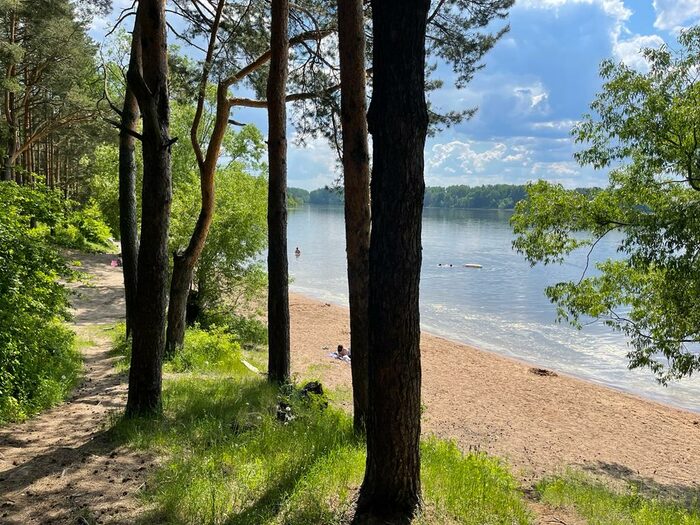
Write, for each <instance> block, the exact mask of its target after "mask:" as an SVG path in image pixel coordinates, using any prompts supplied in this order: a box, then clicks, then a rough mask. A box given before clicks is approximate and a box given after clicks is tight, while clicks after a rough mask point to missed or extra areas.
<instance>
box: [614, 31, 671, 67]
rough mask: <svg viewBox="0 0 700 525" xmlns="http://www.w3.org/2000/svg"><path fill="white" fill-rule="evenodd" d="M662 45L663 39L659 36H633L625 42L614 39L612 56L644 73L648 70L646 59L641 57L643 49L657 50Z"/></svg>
mask: <svg viewBox="0 0 700 525" xmlns="http://www.w3.org/2000/svg"><path fill="white" fill-rule="evenodd" d="M663 44H664V39H663V38H661V37H660V36H659V35H634V36H632V37H630V38H628V39H626V40H620V39H619V38H617V39H615V41H614V42H613V55H614V56H615V58H616V59H617V60H619V61H621V62H624V63H625V64H627V65H628V66H630V67H633V68H634V69H637V70H640V71H645V70H647V69H648V67H649V64H647V61H646V59H645V58H644V57H643V56H642V53H641V50H642V49H644V48H648V47H651V48H659V47H661V46H662V45H663Z"/></svg>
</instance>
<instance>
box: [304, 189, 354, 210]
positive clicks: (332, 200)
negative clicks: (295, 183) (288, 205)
mask: <svg viewBox="0 0 700 525" xmlns="http://www.w3.org/2000/svg"><path fill="white" fill-rule="evenodd" d="M309 202H310V203H311V204H324V205H330V206H342V205H343V203H344V202H345V194H344V193H343V190H342V189H337V188H329V187H328V186H326V187H325V188H318V189H317V190H313V191H312V192H311V193H310V194H309Z"/></svg>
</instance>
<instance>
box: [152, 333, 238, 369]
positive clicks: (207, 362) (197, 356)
mask: <svg viewBox="0 0 700 525" xmlns="http://www.w3.org/2000/svg"><path fill="white" fill-rule="evenodd" d="M165 370H166V371H168V372H200V373H206V372H216V373H229V374H230V373H236V372H240V373H243V372H244V370H246V368H245V367H244V366H243V363H241V345H240V343H239V342H238V341H237V340H236V338H235V337H234V336H232V335H231V334H229V333H227V332H226V331H224V329H222V328H213V329H211V330H202V329H200V328H188V329H187V331H186V332H185V343H184V345H183V347H182V348H180V349H178V350H177V352H176V353H175V355H174V356H173V357H172V359H171V360H170V361H169V362H167V363H166V365H165Z"/></svg>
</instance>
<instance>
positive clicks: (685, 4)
mask: <svg viewBox="0 0 700 525" xmlns="http://www.w3.org/2000/svg"><path fill="white" fill-rule="evenodd" d="M653 5H654V10H655V11H656V20H655V21H654V27H655V28H657V29H661V30H664V31H678V30H679V29H681V28H682V27H684V26H688V25H692V24H693V23H694V22H697V21H698V20H700V0H654V1H653Z"/></svg>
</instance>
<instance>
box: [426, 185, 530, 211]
mask: <svg viewBox="0 0 700 525" xmlns="http://www.w3.org/2000/svg"><path fill="white" fill-rule="evenodd" d="M524 198H525V186H514V185H512V184H493V185H488V186H475V187H470V186H448V187H446V188H442V187H439V186H436V187H429V188H426V189H425V200H424V201H423V205H424V206H425V207H426V208H481V209H500V210H504V209H512V208H513V207H514V206H515V203H517V202H518V201H521V200H522V199H524Z"/></svg>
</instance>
